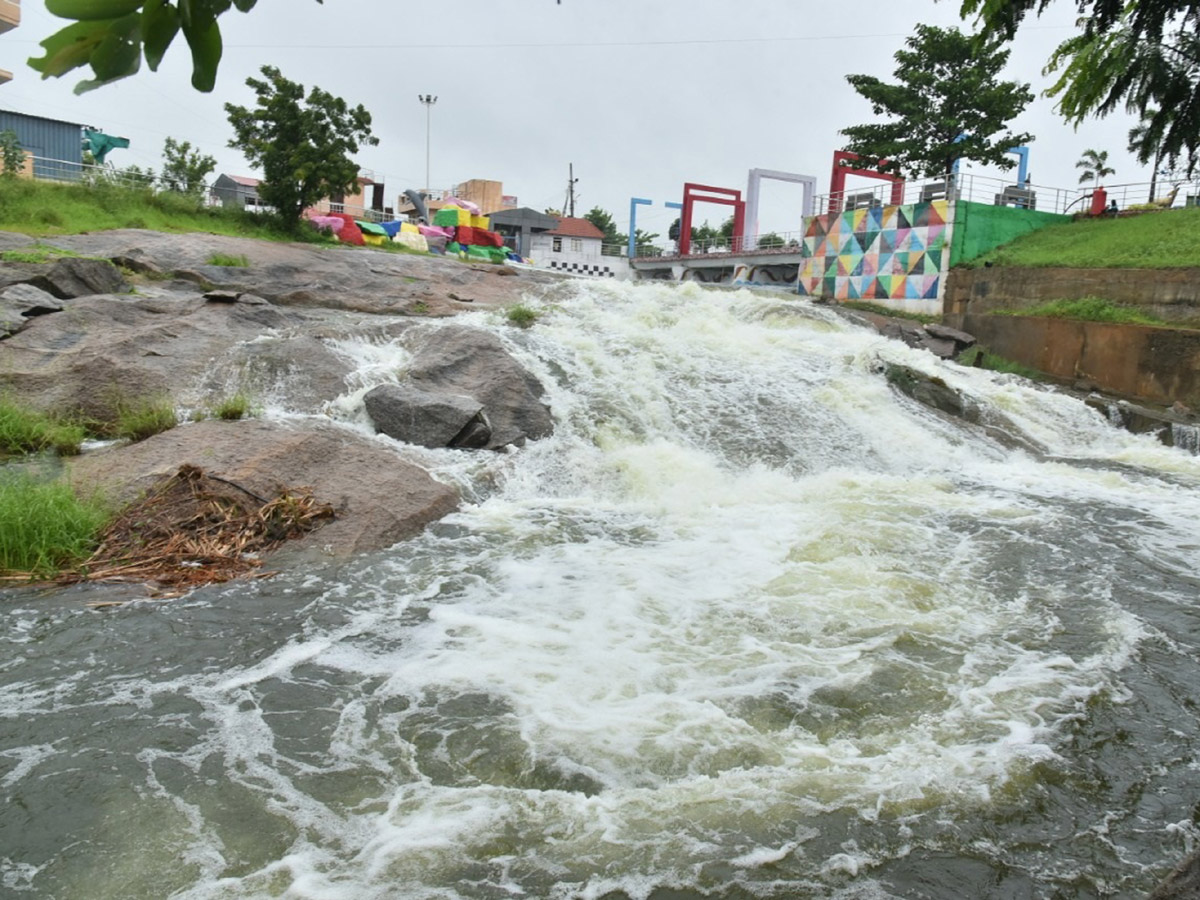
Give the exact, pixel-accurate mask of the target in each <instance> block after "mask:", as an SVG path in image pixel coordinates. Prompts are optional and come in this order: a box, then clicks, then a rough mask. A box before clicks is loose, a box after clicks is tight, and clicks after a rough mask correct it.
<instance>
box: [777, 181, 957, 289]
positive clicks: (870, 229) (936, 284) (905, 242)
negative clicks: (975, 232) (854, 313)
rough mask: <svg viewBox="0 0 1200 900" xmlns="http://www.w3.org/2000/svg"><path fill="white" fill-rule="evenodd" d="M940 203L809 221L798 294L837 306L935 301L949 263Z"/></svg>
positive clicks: (873, 209) (945, 217)
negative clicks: (856, 302) (824, 299)
mask: <svg viewBox="0 0 1200 900" xmlns="http://www.w3.org/2000/svg"><path fill="white" fill-rule="evenodd" d="M948 216H949V205H948V204H947V203H946V201H945V200H934V201H932V202H927V203H912V204H906V205H903V206H884V207H871V208H868V209H855V210H847V211H846V212H844V213H840V214H827V215H821V216H814V217H813V219H812V221H811V222H810V223H809V225H808V227H807V228H806V230H805V236H804V244H803V246H802V248H801V253H802V255H803V261H802V262H801V264H800V267H799V273H798V278H797V289H798V291H799V293H800V294H802V295H804V296H809V297H817V296H823V297H832V298H834V299H837V300H860V299H861V300H936V299H937V298H938V294H939V291H940V287H941V280H942V274H943V273H942V264H943V262H946V261H948V259H949V256H950V254H949V252H948V250H949V245H948V243H947V240H946V238H947V224H948Z"/></svg>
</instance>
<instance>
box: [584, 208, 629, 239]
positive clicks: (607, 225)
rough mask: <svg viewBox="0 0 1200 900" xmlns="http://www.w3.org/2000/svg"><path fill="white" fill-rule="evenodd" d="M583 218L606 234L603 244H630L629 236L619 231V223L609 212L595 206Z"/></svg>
mask: <svg viewBox="0 0 1200 900" xmlns="http://www.w3.org/2000/svg"><path fill="white" fill-rule="evenodd" d="M583 217H584V218H585V219H587V220H588V221H589V222H591V223H592V224H593V225H595V226H596V227H597V228H599V229H600V230H601V231H603V232H604V239H603V240H602V241H601V243H602V244H616V245H623V244H625V243H627V242H628V240H629V236H628V235H626V234H622V233H621V232H619V231H617V222H616V220H615V219H614V218H613V216H612V213H610V212H609V211H608V210H606V209H601V208H600V207H599V206H593V207H592V208H591V209H589V210H588V211H587V212H586V213H584V214H583Z"/></svg>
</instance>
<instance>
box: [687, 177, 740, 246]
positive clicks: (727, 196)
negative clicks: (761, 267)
mask: <svg viewBox="0 0 1200 900" xmlns="http://www.w3.org/2000/svg"><path fill="white" fill-rule="evenodd" d="M711 194H716V195H717V196H708V195H711ZM694 203H721V204H724V205H725V206H732V207H733V246H732V247H731V248H730V249H731V250H733V251H734V252H737V251H739V250H741V249H742V242H743V241H744V240H745V235H746V201H745V200H743V199H742V192H741V191H735V190H733V189H732V188H720V187H711V186H709V185H707V184H692V183H691V182H690V181H689V182H687V183H686V184H684V186H683V210H682V211H681V212H680V215H679V255H680V256H687V255H688V254H689V253H690V252H691V250H692V204H694Z"/></svg>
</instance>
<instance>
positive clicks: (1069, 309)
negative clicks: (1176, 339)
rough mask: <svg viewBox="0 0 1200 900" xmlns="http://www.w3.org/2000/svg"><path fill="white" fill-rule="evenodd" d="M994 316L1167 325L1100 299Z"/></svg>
mask: <svg viewBox="0 0 1200 900" xmlns="http://www.w3.org/2000/svg"><path fill="white" fill-rule="evenodd" d="M994 314H995V315H998V316H1041V317H1044V318H1048V319H1079V320H1081V321H1084V322H1111V323H1113V324H1114V325H1159V326H1162V325H1169V324H1170V323H1168V322H1164V321H1163V320H1162V319H1160V318H1158V317H1157V316H1153V315H1151V314H1150V313H1148V312H1146V311H1145V310H1142V309H1139V308H1138V307H1136V306H1122V305H1121V304H1119V303H1113V302H1112V301H1111V300H1105V299H1104V298H1103V297H1083V298H1081V299H1079V300H1051V301H1050V302H1049V303H1043V304H1041V305H1040V306H1032V307H1028V308H1025V309H1004V310H996V311H995V313H994Z"/></svg>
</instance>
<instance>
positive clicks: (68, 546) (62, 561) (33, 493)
mask: <svg viewBox="0 0 1200 900" xmlns="http://www.w3.org/2000/svg"><path fill="white" fill-rule="evenodd" d="M108 518H109V512H108V509H107V508H106V507H105V505H104V503H103V502H102V501H101V500H99V499H98V498H95V497H94V498H92V499H87V500H84V499H80V498H79V497H77V496H76V495H75V492H74V490H72V489H71V486H70V485H69V484H66V483H65V482H62V481H45V480H41V479H38V478H36V477H34V476H33V475H31V474H29V473H28V472H24V471H4V470H0V572H5V573H10V574H26V573H28V574H29V575H31V576H35V577H46V576H49V575H53V574H55V573H56V572H58V571H60V570H61V569H63V568H64V567H68V566H70V565H72V564H74V563H77V562H80V561H82V560H83V559H85V558H86V557H87V555H88V554H89V553H90V552H91V550H92V548H93V546H94V545H95V542H96V538H97V536H98V535H99V533H100V530H101V529H102V528H103V527H104V525H105V523H106V522H107V521H108Z"/></svg>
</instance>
